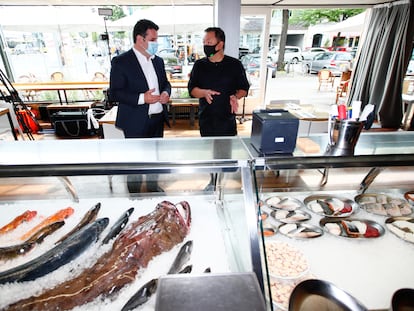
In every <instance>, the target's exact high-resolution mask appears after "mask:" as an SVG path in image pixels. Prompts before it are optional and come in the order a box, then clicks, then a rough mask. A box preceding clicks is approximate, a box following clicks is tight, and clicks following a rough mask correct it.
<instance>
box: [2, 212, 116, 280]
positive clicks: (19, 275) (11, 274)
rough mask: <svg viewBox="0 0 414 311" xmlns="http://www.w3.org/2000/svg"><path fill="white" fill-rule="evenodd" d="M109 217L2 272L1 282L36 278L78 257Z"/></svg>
mask: <svg viewBox="0 0 414 311" xmlns="http://www.w3.org/2000/svg"><path fill="white" fill-rule="evenodd" d="M108 222H109V219H108V218H101V219H98V220H97V221H95V222H93V223H91V224H89V225H87V226H86V227H84V228H82V229H81V230H79V231H78V232H76V233H75V234H74V235H72V236H71V237H69V238H68V239H66V240H65V241H63V242H62V243H60V244H59V245H57V246H55V247H53V248H52V249H50V250H49V251H47V252H46V253H44V254H43V255H41V256H39V257H37V258H35V259H33V260H31V261H28V262H27V263H25V264H22V265H20V266H17V267H15V268H12V269H10V270H7V271H3V272H1V273H0V284H4V283H7V282H15V281H17V282H22V281H31V280H35V279H36V278H38V277H41V276H44V275H46V274H48V273H50V272H52V271H54V270H56V269H57V268H59V267H61V266H63V265H64V264H67V263H68V262H70V261H72V260H73V259H75V258H76V257H78V256H79V255H80V254H81V253H82V252H83V251H84V250H86V249H87V248H88V247H89V246H90V245H91V244H92V243H93V242H95V241H96V240H97V239H98V237H99V235H100V233H101V232H102V231H103V230H104V229H105V228H106V226H107V225H108Z"/></svg>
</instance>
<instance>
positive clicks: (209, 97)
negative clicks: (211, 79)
mask: <svg viewBox="0 0 414 311" xmlns="http://www.w3.org/2000/svg"><path fill="white" fill-rule="evenodd" d="M204 91H205V92H204V98H205V99H206V100H207V102H208V103H209V104H211V103H212V102H213V95H220V92H217V91H213V90H204Z"/></svg>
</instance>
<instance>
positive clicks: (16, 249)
mask: <svg viewBox="0 0 414 311" xmlns="http://www.w3.org/2000/svg"><path fill="white" fill-rule="evenodd" d="M64 224H65V222H64V221H57V222H54V223H51V224H50V225H48V226H46V227H43V228H40V230H39V231H37V232H35V233H34V234H33V235H32V236H31V237H30V238H29V239H27V240H26V241H24V242H23V243H20V244H18V245H12V246H6V247H0V259H2V260H6V259H12V258H15V257H17V256H20V255H23V254H26V253H28V252H29V251H30V250H32V249H33V248H34V247H35V245H36V244H40V243H42V242H43V240H44V238H45V237H47V236H48V235H50V234H52V233H53V232H55V231H56V230H58V229H59V228H61V227H62V226H63V225H64Z"/></svg>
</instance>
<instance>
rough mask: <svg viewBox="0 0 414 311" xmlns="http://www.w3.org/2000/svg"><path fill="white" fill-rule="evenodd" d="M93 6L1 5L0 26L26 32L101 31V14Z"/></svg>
mask: <svg viewBox="0 0 414 311" xmlns="http://www.w3.org/2000/svg"><path fill="white" fill-rule="evenodd" d="M94 10H95V8H93V7H56V6H40V7H36V6H32V7H2V8H1V9H0V26H1V27H2V29H3V30H13V31H27V32H52V31H62V32H75V31H76V32H82V31H85V32H91V31H96V32H103V31H105V24H104V20H103V17H102V16H99V14H98V12H97V10H96V12H95V11H94Z"/></svg>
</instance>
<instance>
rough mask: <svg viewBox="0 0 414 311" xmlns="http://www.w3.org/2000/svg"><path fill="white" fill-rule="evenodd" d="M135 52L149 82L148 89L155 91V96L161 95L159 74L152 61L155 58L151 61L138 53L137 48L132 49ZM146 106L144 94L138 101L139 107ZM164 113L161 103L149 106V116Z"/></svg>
mask: <svg viewBox="0 0 414 311" xmlns="http://www.w3.org/2000/svg"><path fill="white" fill-rule="evenodd" d="M132 49H133V50H134V53H135V55H136V56H137V59H138V62H139V64H140V65H141V68H142V71H143V72H144V75H145V79H146V80H147V83H148V87H149V88H150V89H155V91H154V92H153V94H154V95H159V94H160V87H159V85H158V78H157V74H156V72H155V69H154V65H153V63H152V59H153V58H154V56H151V57H150V58H149V59H147V57H146V56H144V55H142V54H141V53H140V52H139V51H137V50H136V49H135V48H132ZM143 104H145V101H144V94H143V93H142V94H140V95H139V99H138V105H143ZM161 112H162V104H161V103H160V102H156V103H154V104H150V105H149V109H148V114H149V115H151V114H155V113H161Z"/></svg>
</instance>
